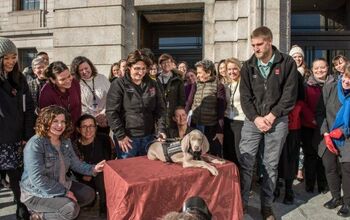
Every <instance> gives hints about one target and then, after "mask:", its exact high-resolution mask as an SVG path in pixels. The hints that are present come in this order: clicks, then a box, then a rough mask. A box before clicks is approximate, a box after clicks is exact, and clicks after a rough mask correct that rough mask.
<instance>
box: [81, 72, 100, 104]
mask: <svg viewBox="0 0 350 220" xmlns="http://www.w3.org/2000/svg"><path fill="white" fill-rule="evenodd" d="M81 80H82V81H83V82H84V84H85V85H86V86H87V87H88V88H89V90H90V92H91V93H92V96H93V97H92V100H93V102H92V105H93V107H94V108H96V107H97V102H96V100H97V98H96V93H95V77H93V78H92V88H91V87H90V86H89V84H87V82H86V81H85V80H84V79H81Z"/></svg>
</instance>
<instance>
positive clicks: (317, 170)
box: [301, 127, 327, 191]
mask: <svg viewBox="0 0 350 220" xmlns="http://www.w3.org/2000/svg"><path fill="white" fill-rule="evenodd" d="M301 134H302V135H301V137H302V142H303V145H302V147H303V152H304V169H305V186H306V187H307V188H309V189H314V186H315V184H316V182H317V187H318V190H319V191H322V190H323V189H324V188H325V187H326V186H327V180H326V175H325V170H324V166H323V163H322V159H321V158H320V157H319V156H318V154H317V149H318V145H319V143H320V141H321V140H322V137H321V135H320V134H319V130H318V129H313V128H306V127H303V128H302V131H301Z"/></svg>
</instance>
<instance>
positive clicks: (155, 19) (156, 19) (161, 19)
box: [139, 10, 203, 67]
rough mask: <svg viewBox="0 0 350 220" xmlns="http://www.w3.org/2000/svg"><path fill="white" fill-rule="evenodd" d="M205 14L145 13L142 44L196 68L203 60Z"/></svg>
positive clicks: (142, 18)
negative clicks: (203, 17) (203, 23)
mask: <svg viewBox="0 0 350 220" xmlns="http://www.w3.org/2000/svg"><path fill="white" fill-rule="evenodd" d="M202 16H203V13H202V11H201V10H196V11H183V10H181V11H168V12H164V11H161V12H154V11H153V12H141V13H140V17H139V18H140V19H139V22H140V28H139V47H140V48H144V47H147V48H150V49H151V50H152V51H153V52H154V54H155V55H156V57H159V55H161V54H162V53H169V54H171V55H172V56H173V57H174V59H175V60H176V61H177V62H178V61H186V62H187V63H188V64H189V66H190V67H193V65H194V63H195V62H197V61H198V60H201V59H202V49H203V46H202V45H203V37H202V36H203V31H202V29H203V28H202V27H203V25H202Z"/></svg>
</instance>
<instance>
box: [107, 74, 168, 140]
mask: <svg viewBox="0 0 350 220" xmlns="http://www.w3.org/2000/svg"><path fill="white" fill-rule="evenodd" d="M106 115H107V119H108V124H109V125H110V127H111V129H112V131H113V132H114V134H115V136H116V137H117V138H118V140H121V139H123V138H124V137H125V136H126V135H127V136H129V137H143V136H146V135H150V134H154V133H155V124H156V123H157V128H158V132H163V133H165V132H166V130H165V109H164V102H163V100H162V94H161V92H160V89H159V88H158V85H157V82H156V81H154V80H152V79H151V78H149V76H147V75H146V76H145V77H144V78H143V80H142V83H141V85H140V86H137V85H136V84H134V83H133V82H132V80H131V78H130V75H129V74H128V73H127V74H125V77H122V78H118V79H116V80H113V82H112V84H111V87H110V89H109V91H108V94H107V103H106Z"/></svg>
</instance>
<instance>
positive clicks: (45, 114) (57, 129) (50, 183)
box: [21, 105, 105, 220]
mask: <svg viewBox="0 0 350 220" xmlns="http://www.w3.org/2000/svg"><path fill="white" fill-rule="evenodd" d="M35 131H36V135H34V136H33V137H32V138H31V139H30V140H29V141H28V143H27V145H26V147H25V149H24V172H23V175H22V181H21V192H22V194H21V201H22V202H23V203H24V204H25V205H26V206H27V207H28V209H30V210H32V211H33V212H35V213H34V214H33V215H35V218H34V219H65V220H66V219H75V218H76V217H77V216H78V214H79V210H80V206H85V205H88V204H89V203H91V202H92V201H93V200H94V197H95V192H94V190H93V189H92V188H90V187H89V186H86V185H84V184H82V183H78V182H73V181H71V180H70V179H69V178H68V177H67V176H66V173H67V171H68V169H69V168H70V169H72V170H73V171H75V172H78V173H81V174H83V175H96V174H97V173H98V172H102V170H103V167H104V163H105V161H101V162H100V163H98V164H97V165H90V164H87V163H84V162H81V161H80V160H79V159H78V158H77V156H76V155H75V153H74V150H73V148H72V144H71V141H70V140H69V138H68V137H69V135H70V134H71V132H72V131H73V127H72V121H71V119H70V116H69V114H68V113H67V111H66V110H65V109H64V108H62V107H59V106H54V105H51V106H48V107H45V108H43V109H41V112H40V113H39V116H38V119H37V121H36V125H35ZM33 215H32V216H33ZM33 217H34V216H33Z"/></svg>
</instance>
